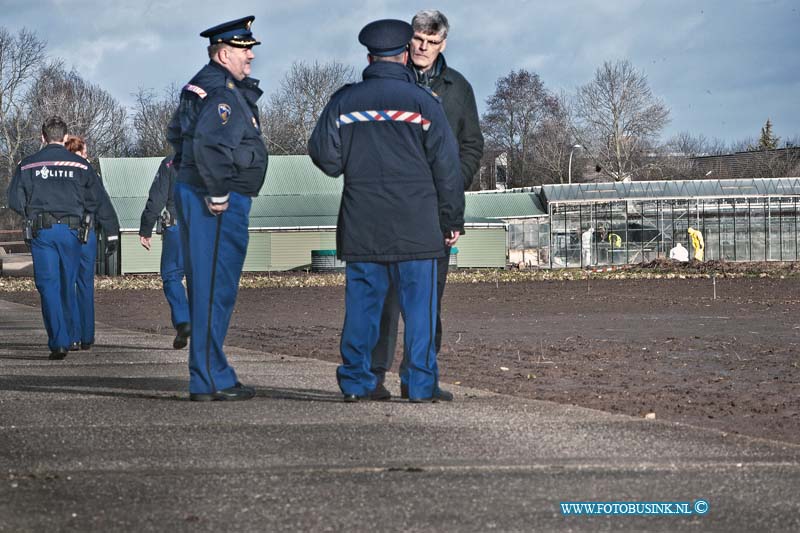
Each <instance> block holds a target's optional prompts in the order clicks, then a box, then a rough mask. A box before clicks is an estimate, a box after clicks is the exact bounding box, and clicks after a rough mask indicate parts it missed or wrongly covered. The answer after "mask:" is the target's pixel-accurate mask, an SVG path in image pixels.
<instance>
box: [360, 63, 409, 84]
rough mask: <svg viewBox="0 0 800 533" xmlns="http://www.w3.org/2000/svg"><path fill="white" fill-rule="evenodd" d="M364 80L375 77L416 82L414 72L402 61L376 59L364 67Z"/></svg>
mask: <svg viewBox="0 0 800 533" xmlns="http://www.w3.org/2000/svg"><path fill="white" fill-rule="evenodd" d="M362 75H363V77H364V80H368V79H374V78H384V79H386V78H388V79H396V80H402V81H407V82H409V83H414V82H415V80H414V73H413V72H411V70H410V69H409V68H408V67H406V66H405V65H403V64H402V63H390V62H388V61H376V62H375V63H372V64H371V65H370V66H368V67H367V68H365V69H364V73H363V74H362Z"/></svg>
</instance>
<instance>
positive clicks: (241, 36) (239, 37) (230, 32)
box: [200, 15, 261, 48]
mask: <svg viewBox="0 0 800 533" xmlns="http://www.w3.org/2000/svg"><path fill="white" fill-rule="evenodd" d="M255 19H256V18H255V17H254V16H252V15H250V16H249V17H243V18H240V19H236V20H231V21H230V22H224V23H222V24H219V25H217V26H214V27H213V28H208V29H207V30H205V31H204V32H202V33H200V37H208V39H209V41H210V42H211V44H219V43H225V44H229V45H231V46H236V47H239V48H250V47H251V46H255V45H257V44H261V42H260V41H257V40H256V38H255V37H253V34H252V33H250V25H251V24H252V23H253V21H254V20H255Z"/></svg>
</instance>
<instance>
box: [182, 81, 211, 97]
mask: <svg viewBox="0 0 800 533" xmlns="http://www.w3.org/2000/svg"><path fill="white" fill-rule="evenodd" d="M182 90H184V91H189V92H192V93H194V94H196V95H197V96H199V97H200V98H205V97H206V96H208V93H207V92H205V91H204V90H203V88H202V87H198V86H197V85H192V84H191V83H187V84H186V85H184V86H183V89H182Z"/></svg>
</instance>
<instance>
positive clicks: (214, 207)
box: [205, 194, 230, 216]
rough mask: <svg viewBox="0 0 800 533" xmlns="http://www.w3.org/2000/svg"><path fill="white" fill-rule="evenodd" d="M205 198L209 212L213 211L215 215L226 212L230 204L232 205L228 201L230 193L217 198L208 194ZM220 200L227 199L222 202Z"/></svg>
mask: <svg viewBox="0 0 800 533" xmlns="http://www.w3.org/2000/svg"><path fill="white" fill-rule="evenodd" d="M205 199H206V207H207V208H208V212H209V213H211V214H212V215H214V216H217V215H221V214H222V213H224V212H225V210H226V209H228V206H229V205H230V202H228V195H227V194H226V195H225V196H222V197H217V198H214V197H211V196H206V197H205ZM214 200H217V201H216V202H215V201H214ZM220 200H225V201H224V202H221V201H220Z"/></svg>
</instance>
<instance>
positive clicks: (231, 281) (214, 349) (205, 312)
mask: <svg viewBox="0 0 800 533" xmlns="http://www.w3.org/2000/svg"><path fill="white" fill-rule="evenodd" d="M254 19H255V17H252V16H250V17H245V18H241V19H238V20H233V21H230V22H226V23H224V24H220V25H218V26H214V27H213V28H209V29H207V30H205V31H204V32H202V33H201V34H200V36H201V37H206V38H208V39H209V41H210V44H209V46H208V56H209V58H210V61H209V63H208V64H207V65H206V66H204V67H203V68H202V69H201V70H200V71H199V72H198V73H197V74H195V76H194V77H193V78H192V79H191V81H190V82H189V83H188V84H187V85H185V86H184V87H183V90H182V91H181V99H180V104H179V106H178V110H177V111H176V113H175V115H174V116H173V118H172V121H171V122H170V126H169V140H170V143H171V144H172V146H173V148H174V149H175V159H174V161H175V162H176V165H177V168H178V176H177V182H176V183H175V206H176V208H177V212H178V228H179V229H180V233H181V240H182V242H183V251H184V261H185V266H186V284H187V290H188V293H189V314H190V322H191V324H192V332H191V339H190V344H189V399H190V400H192V401H211V400H249V399H251V398H253V397H254V396H255V389H253V388H252V387H247V386H245V385H242V384H241V383H240V382H239V380H238V379H237V377H236V372H235V371H234V370H233V367H231V366H230V365H229V364H228V360H227V358H226V357H225V353H224V352H223V343H224V341H225V335H226V334H227V332H228V325H229V324H230V319H231V314H232V313H233V307H234V305H235V303H236V294H237V291H238V288H239V278H240V277H241V274H242V267H243V266H244V258H245V254H246V252H247V242H248V227H249V217H250V206H251V204H252V197H253V196H256V195H257V194H258V191H259V190H260V189H261V185H262V184H263V182H264V177H265V175H266V170H267V148H266V146H265V144H264V141H263V140H262V138H261V126H260V123H259V119H258V108H257V107H256V102H257V100H258V98H259V97H260V96H261V94H262V91H261V89H259V88H258V80H254V79H253V78H250V77H249V76H250V62H251V61H252V60H253V58H254V57H255V55H254V54H253V46H255V45H257V44H260V43H259V42H258V41H257V40H256V39H255V37H253V34H252V33H251V32H250V25H251V24H252V22H253V20H254Z"/></svg>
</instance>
